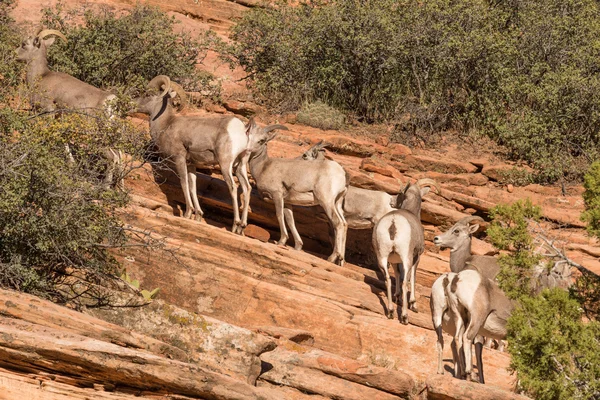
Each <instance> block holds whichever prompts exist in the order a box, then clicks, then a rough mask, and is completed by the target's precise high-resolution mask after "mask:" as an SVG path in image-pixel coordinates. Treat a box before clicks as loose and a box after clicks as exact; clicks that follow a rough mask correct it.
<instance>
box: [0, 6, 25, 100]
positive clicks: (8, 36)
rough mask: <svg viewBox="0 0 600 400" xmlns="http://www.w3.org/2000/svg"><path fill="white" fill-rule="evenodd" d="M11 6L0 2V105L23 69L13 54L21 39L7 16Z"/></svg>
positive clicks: (17, 80)
mask: <svg viewBox="0 0 600 400" xmlns="http://www.w3.org/2000/svg"><path fill="white" fill-rule="evenodd" d="M13 5H14V1H13V0H0V103H3V102H4V100H5V99H4V98H3V97H4V95H5V94H7V92H8V91H9V90H11V89H12V88H13V87H14V86H16V85H17V84H18V82H19V79H20V76H21V74H20V71H21V70H22V67H23V65H22V64H21V63H19V62H17V57H16V53H15V49H16V48H17V47H19V44H20V41H21V37H20V35H19V30H18V29H17V27H16V25H15V23H14V21H13V19H12V18H11V17H10V14H9V12H10V10H11V9H12V7H13Z"/></svg>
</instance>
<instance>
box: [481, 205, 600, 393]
mask: <svg viewBox="0 0 600 400" xmlns="http://www.w3.org/2000/svg"><path fill="white" fill-rule="evenodd" d="M491 216H492V218H493V220H492V223H491V224H490V227H489V228H488V231H487V232H488V235H489V237H490V239H491V241H492V243H493V244H494V245H495V246H496V247H498V248H499V249H502V250H507V251H508V253H506V254H504V255H502V256H500V258H499V262H500V265H501V271H500V273H499V275H498V278H497V279H498V281H499V285H500V287H501V288H502V289H503V290H504V292H505V293H506V294H507V296H508V297H509V298H511V299H512V300H513V301H515V309H514V311H513V312H512V314H511V316H510V318H509V320H508V326H507V328H508V342H509V344H510V345H509V347H508V351H509V353H510V355H511V369H513V370H515V371H516V372H517V374H518V378H519V388H520V389H521V390H523V391H525V392H526V393H527V394H529V395H531V396H532V397H534V398H536V399H544V400H545V399H547V400H550V399H597V398H598V396H600V385H599V384H598V382H599V378H600V351H598V349H599V347H598V345H599V344H600V324H599V323H598V322H596V321H595V320H592V321H587V322H584V320H583V312H584V311H586V314H587V316H588V318H589V317H592V318H595V316H597V314H595V315H594V311H597V310H598V303H597V300H598V299H597V293H598V291H597V290H595V288H594V287H593V284H594V283H595V284H596V285H597V283H598V279H597V276H596V277H595V279H593V278H594V275H593V274H583V275H582V276H581V277H580V278H579V279H577V282H576V284H575V286H574V287H573V288H572V289H571V290H570V291H567V290H563V289H559V288H555V289H546V290H543V291H542V292H541V293H539V294H536V289H535V285H533V282H532V276H533V269H534V267H535V266H536V265H538V264H539V263H540V262H543V260H542V257H541V256H540V255H538V254H535V252H534V251H533V243H534V241H533V237H532V235H531V233H530V224H532V223H535V222H536V221H537V220H539V218H540V209H539V207H536V206H533V205H532V204H531V202H529V201H519V202H516V203H514V204H512V205H500V206H497V207H496V208H494V209H493V210H492V212H491ZM550 262H551V261H550ZM588 311H589V312H590V313H588Z"/></svg>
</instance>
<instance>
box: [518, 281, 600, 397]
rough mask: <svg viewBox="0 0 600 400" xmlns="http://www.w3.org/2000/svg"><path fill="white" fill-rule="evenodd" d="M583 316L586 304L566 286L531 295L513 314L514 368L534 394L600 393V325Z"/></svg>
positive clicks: (572, 395) (576, 395)
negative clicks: (587, 320) (577, 299)
mask: <svg viewBox="0 0 600 400" xmlns="http://www.w3.org/2000/svg"><path fill="white" fill-rule="evenodd" d="M582 317H583V315H582V310H581V306H580V304H579V303H578V302H577V301H576V300H574V299H573V298H571V297H570V296H569V293H568V292H567V291H565V290H561V289H553V290H545V291H544V292H542V293H541V295H539V296H536V297H525V298H523V299H522V300H521V302H520V306H519V307H517V308H516V309H515V311H514V312H513V313H512V315H511V317H510V319H509V322H508V331H509V337H508V340H509V343H510V346H509V352H510V354H511V368H513V369H515V370H516V371H517V372H518V374H519V384H520V386H521V387H522V388H524V389H526V390H527V392H528V393H529V394H530V395H532V396H533V397H534V398H536V399H540V400H546V399H548V400H550V399H561V400H562V399H564V400H567V399H598V398H599V397H600V350H599V349H600V324H599V323H598V322H596V321H591V322H586V323H584V322H582Z"/></svg>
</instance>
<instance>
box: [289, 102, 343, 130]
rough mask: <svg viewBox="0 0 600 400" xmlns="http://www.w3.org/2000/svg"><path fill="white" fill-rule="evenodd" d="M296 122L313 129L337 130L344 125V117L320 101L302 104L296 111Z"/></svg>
mask: <svg viewBox="0 0 600 400" xmlns="http://www.w3.org/2000/svg"><path fill="white" fill-rule="evenodd" d="M297 121H298V122H299V123H301V124H304V125H308V126H312V127H314V128H320V129H334V130H337V129H342V128H343V127H344V125H345V124H346V116H345V115H344V113H342V112H341V111H339V110H337V109H335V108H334V107H331V106H329V105H327V104H326V103H324V102H322V101H315V102H312V103H304V105H303V106H302V108H301V109H300V111H298V115H297Z"/></svg>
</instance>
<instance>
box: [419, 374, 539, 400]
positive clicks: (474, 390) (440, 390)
mask: <svg viewBox="0 0 600 400" xmlns="http://www.w3.org/2000/svg"><path fill="white" fill-rule="evenodd" d="M452 399H456V400H482V399H485V400H527V399H529V397H526V396H521V395H518V394H515V393H510V392H508V391H506V390H498V389H497V388H494V387H491V386H489V385H481V384H479V383H476V382H467V381H464V380H459V379H454V378H452V377H450V376H448V375H431V376H430V377H429V378H428V379H427V400H452Z"/></svg>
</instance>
